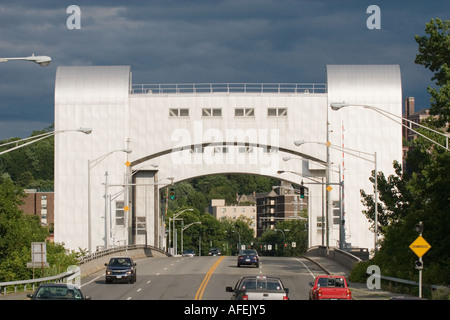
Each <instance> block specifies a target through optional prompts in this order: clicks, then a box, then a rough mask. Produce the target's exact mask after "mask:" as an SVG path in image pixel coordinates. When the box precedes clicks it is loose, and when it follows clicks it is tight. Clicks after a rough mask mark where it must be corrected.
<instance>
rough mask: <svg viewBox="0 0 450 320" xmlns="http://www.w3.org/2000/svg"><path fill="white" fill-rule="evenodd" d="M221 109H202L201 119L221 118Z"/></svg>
mask: <svg viewBox="0 0 450 320" xmlns="http://www.w3.org/2000/svg"><path fill="white" fill-rule="evenodd" d="M221 116H222V109H216V108H203V109H202V117H221Z"/></svg>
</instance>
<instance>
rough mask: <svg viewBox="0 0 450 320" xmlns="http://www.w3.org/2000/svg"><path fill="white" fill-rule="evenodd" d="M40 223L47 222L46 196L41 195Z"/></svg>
mask: <svg viewBox="0 0 450 320" xmlns="http://www.w3.org/2000/svg"><path fill="white" fill-rule="evenodd" d="M41 224H44V225H46V224H47V196H46V195H42V196H41Z"/></svg>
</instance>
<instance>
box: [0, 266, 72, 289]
mask: <svg viewBox="0 0 450 320" xmlns="http://www.w3.org/2000/svg"><path fill="white" fill-rule="evenodd" d="M79 272H80V270H79V269H78V270H72V271H66V272H63V273H60V274H58V275H55V276H51V277H45V278H39V279H29V280H20V281H9V282H0V294H7V293H8V291H7V289H8V287H12V286H13V287H14V293H17V287H19V286H23V291H24V292H25V291H27V285H29V284H31V285H32V290H33V291H34V290H35V285H36V284H41V283H45V282H56V283H61V282H63V281H64V280H66V279H69V278H72V277H73V276H76V274H77V273H79Z"/></svg>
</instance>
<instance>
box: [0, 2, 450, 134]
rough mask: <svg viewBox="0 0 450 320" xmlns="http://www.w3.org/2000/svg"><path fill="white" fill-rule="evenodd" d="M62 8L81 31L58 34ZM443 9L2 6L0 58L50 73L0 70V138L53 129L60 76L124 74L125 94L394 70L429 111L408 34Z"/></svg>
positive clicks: (394, 5)
mask: <svg viewBox="0 0 450 320" xmlns="http://www.w3.org/2000/svg"><path fill="white" fill-rule="evenodd" d="M72 4H75V5H78V6H79V7H80V8H81V29H80V30H69V29H68V28H67V27H66V21H67V18H68V17H69V14H67V13H66V9H67V7H68V6H69V5H72ZM371 4H377V5H379V6H380V8H381V29H380V30H369V29H367V27H366V20H367V18H368V17H369V15H368V14H367V13H366V9H367V7H368V6H369V5H371ZM448 9H449V5H448V4H446V1H432V2H430V1H415V2H413V3H410V2H407V1H377V3H375V2H374V3H372V2H371V1H370V2H369V1H361V0H348V1H331V0H329V1H309V0H308V1H300V0H208V1H207V0H203V1H200V0H189V1H181V0H179V1H174V0H170V1H162V0H161V1H118V0H116V1H56V0H52V1H50V0H47V1H20V0H18V1H6V2H5V1H3V2H2V3H1V4H0V57H5V56H6V57H18V56H27V55H30V54H31V53H35V54H40V55H49V56H51V57H52V63H51V64H50V66H48V67H45V68H41V67H39V66H37V65H33V64H31V63H29V62H8V63H3V64H0V75H1V80H2V81H1V82H0V139H1V138H4V137H10V136H27V135H29V134H30V133H31V131H33V130H38V129H42V128H44V127H46V126H48V125H49V124H50V123H51V122H52V121H53V107H54V106H53V91H54V77H55V72H56V68H57V66H58V65H131V68H132V72H133V82H134V83H183V82H325V81H326V64H347V63H351V64H371V63H374V64H391V63H392V64H400V67H401V71H402V76H403V90H404V96H416V104H421V106H422V107H428V94H427V93H426V86H428V85H430V84H431V82H430V80H429V79H430V78H431V75H430V74H429V73H428V72H427V71H426V70H425V69H424V68H423V67H422V66H417V65H415V64H414V58H415V55H416V53H417V44H416V43H415V41H414V35H415V34H423V32H424V31H423V30H424V27H425V23H426V22H428V21H429V20H430V19H431V18H434V17H439V16H441V18H445V16H444V17H442V13H443V12H448V11H449V10H448ZM447 16H448V15H447ZM14 124H16V125H14ZM39 124H42V125H41V126H39ZM36 126H38V127H36Z"/></svg>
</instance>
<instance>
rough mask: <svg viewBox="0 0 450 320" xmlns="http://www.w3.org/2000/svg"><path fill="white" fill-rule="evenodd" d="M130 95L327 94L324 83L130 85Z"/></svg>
mask: <svg viewBox="0 0 450 320" xmlns="http://www.w3.org/2000/svg"><path fill="white" fill-rule="evenodd" d="M130 89H131V90H130V93H131V94H180V93H303V94H308V93H327V85H326V84H325V83H182V84H132V85H131V88H130Z"/></svg>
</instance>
